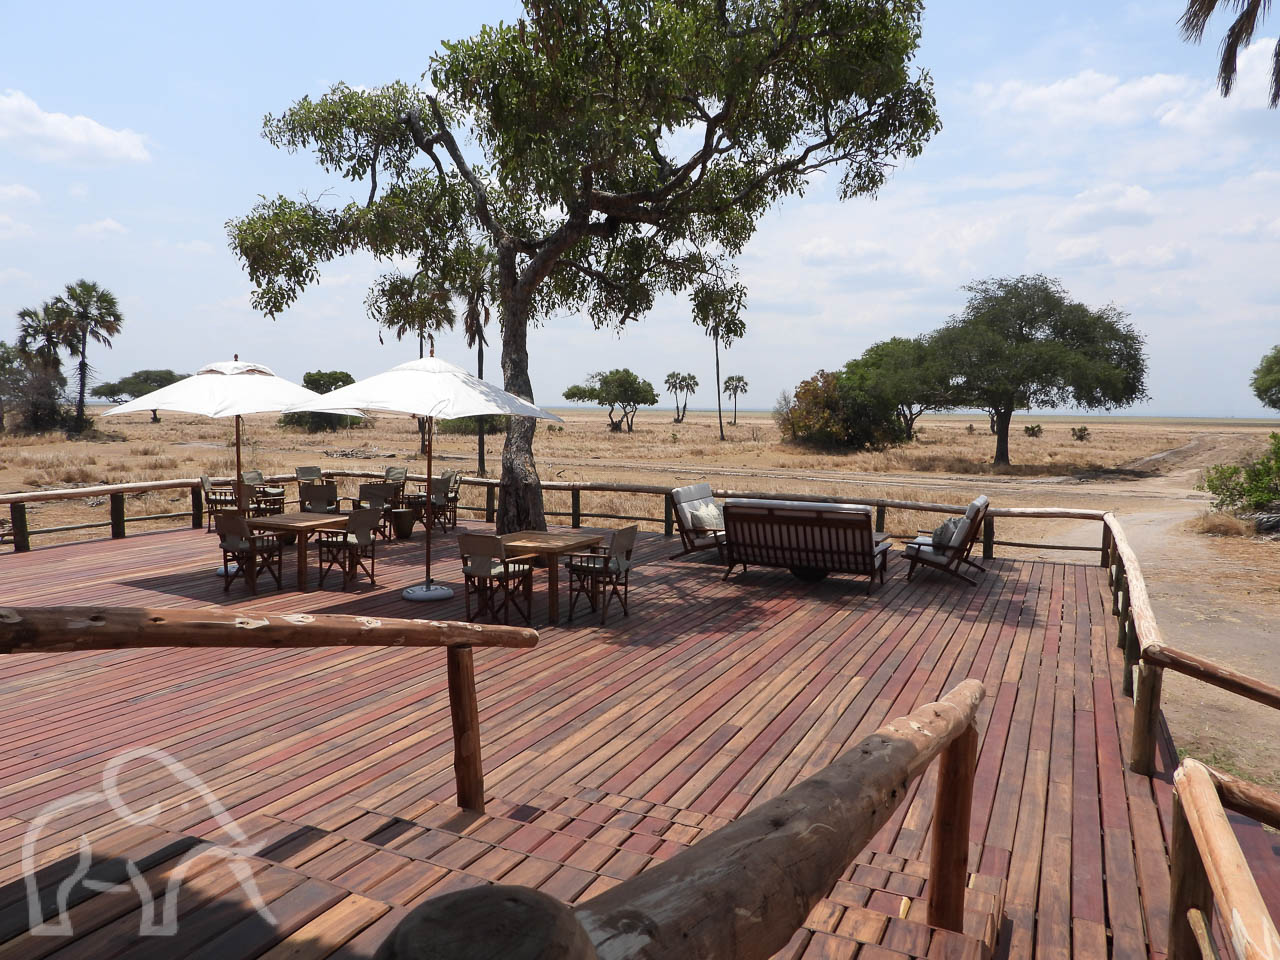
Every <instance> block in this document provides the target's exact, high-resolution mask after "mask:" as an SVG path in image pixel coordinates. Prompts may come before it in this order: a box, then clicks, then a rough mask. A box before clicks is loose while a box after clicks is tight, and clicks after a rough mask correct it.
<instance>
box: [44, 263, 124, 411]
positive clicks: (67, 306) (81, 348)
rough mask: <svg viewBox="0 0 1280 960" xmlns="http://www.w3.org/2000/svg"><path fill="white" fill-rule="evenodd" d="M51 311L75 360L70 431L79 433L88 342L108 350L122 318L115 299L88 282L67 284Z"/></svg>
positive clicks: (86, 371) (86, 375)
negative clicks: (66, 334)
mask: <svg viewBox="0 0 1280 960" xmlns="http://www.w3.org/2000/svg"><path fill="white" fill-rule="evenodd" d="M52 307H53V309H54V310H55V311H56V312H57V313H59V314H61V316H62V318H63V320H62V322H63V323H64V324H65V325H66V327H67V329H68V331H69V337H68V339H67V340H66V341H65V343H66V346H67V348H68V349H69V350H70V351H71V353H72V354H73V355H74V356H76V357H77V360H76V415H75V421H74V422H73V424H72V429H73V430H75V431H76V432H77V433H82V432H83V431H84V429H85V427H87V426H88V424H89V422H88V420H86V419H85V415H84V400H85V394H86V392H87V391H88V387H89V341H90V340H92V341H93V342H94V343H100V344H102V346H104V347H107V348H108V349H110V347H111V338H112V337H114V336H117V335H118V334H119V333H120V328H121V326H122V325H123V324H124V316H123V315H122V314H121V313H120V304H119V302H118V301H117V300H116V295H115V294H114V293H112V292H111V291H110V290H107V289H106V288H105V287H102V286H99V285H98V284H96V283H91V282H90V281H88V280H77V281H76V282H75V283H69V284H67V288H66V291H65V292H64V293H63V294H62V295H61V296H59V297H56V298H54V300H53V303H52Z"/></svg>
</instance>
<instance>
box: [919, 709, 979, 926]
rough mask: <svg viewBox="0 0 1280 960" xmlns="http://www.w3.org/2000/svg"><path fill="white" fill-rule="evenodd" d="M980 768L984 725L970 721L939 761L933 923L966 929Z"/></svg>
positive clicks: (931, 904)
mask: <svg viewBox="0 0 1280 960" xmlns="http://www.w3.org/2000/svg"><path fill="white" fill-rule="evenodd" d="M977 768H978V728H977V727H975V726H974V725H972V724H970V725H969V728H968V729H967V730H965V732H964V733H962V734H960V736H958V737H956V739H955V740H953V741H952V742H951V744H950V745H949V746H948V747H947V748H946V749H945V750H944V751H943V752H942V756H941V757H940V758H939V760H938V796H937V801H936V802H935V804H934V818H933V846H932V850H931V853H930V863H929V924H930V925H931V926H934V927H941V928H943V929H946V930H954V931H955V932H956V933H963V932H964V896H965V888H966V886H967V885H968V876H969V818H970V815H971V813H972V809H973V776H974V773H975V772H976V770H977Z"/></svg>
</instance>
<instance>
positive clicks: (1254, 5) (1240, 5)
mask: <svg viewBox="0 0 1280 960" xmlns="http://www.w3.org/2000/svg"><path fill="white" fill-rule="evenodd" d="M1220 3H1221V5H1222V6H1223V7H1224V8H1225V7H1226V6H1227V4H1226V3H1225V2H1222V0H1187V9H1186V10H1184V11H1183V13H1182V19H1180V20H1179V21H1178V24H1179V25H1180V26H1181V27H1182V38H1183V39H1184V40H1186V41H1188V42H1190V43H1199V42H1200V41H1201V40H1203V39H1204V32H1205V29H1206V28H1207V27H1208V26H1209V20H1210V18H1211V17H1212V16H1213V13H1214V11H1215V10H1217V9H1218V6H1219V4H1220ZM1230 5H1231V6H1232V7H1233V8H1234V10H1233V12H1234V13H1235V14H1236V18H1235V20H1233V21H1232V22H1231V26H1229V27H1227V32H1226V34H1224V35H1223V37H1222V45H1221V48H1220V59H1219V61H1218V89H1219V90H1221V91H1222V95H1223V96H1224V97H1228V96H1230V95H1231V88H1232V87H1234V86H1235V82H1236V57H1237V55H1238V54H1239V53H1240V50H1241V49H1242V48H1243V47H1247V46H1249V44H1250V43H1252V42H1253V35H1254V32H1255V31H1256V30H1257V29H1258V25H1259V23H1260V22H1261V21H1262V20H1263V19H1264V18H1265V17H1266V15H1267V11H1268V9H1269V8H1270V6H1271V0H1231V4H1230ZM1277 104H1280V41H1278V42H1277V43H1276V49H1275V53H1274V54H1273V55H1272V58H1271V95H1270V100H1269V101H1268V104H1267V105H1268V106H1270V107H1272V108H1274V107H1275V106H1276V105H1277Z"/></svg>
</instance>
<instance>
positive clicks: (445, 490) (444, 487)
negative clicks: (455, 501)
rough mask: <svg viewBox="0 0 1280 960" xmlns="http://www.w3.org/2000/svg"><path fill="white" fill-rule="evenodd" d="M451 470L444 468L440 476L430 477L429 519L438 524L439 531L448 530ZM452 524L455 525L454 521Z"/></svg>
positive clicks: (446, 531) (445, 531)
mask: <svg viewBox="0 0 1280 960" xmlns="http://www.w3.org/2000/svg"><path fill="white" fill-rule="evenodd" d="M451 472H452V471H448V470H446V471H445V472H444V474H442V475H441V476H438V477H432V478H431V487H430V491H431V493H430V496H431V519H432V520H434V521H435V522H436V523H438V524H439V525H440V532H441V533H448V532H449V486H450V484H451V483H452V482H453V478H452V477H451V476H450V475H449V474H450V473H451ZM454 526H455V527H456V526H457V523H456V522H455V523H454Z"/></svg>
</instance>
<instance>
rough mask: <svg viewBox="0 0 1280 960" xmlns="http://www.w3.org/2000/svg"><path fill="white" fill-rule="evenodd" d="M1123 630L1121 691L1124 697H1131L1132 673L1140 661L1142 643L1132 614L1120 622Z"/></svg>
mask: <svg viewBox="0 0 1280 960" xmlns="http://www.w3.org/2000/svg"><path fill="white" fill-rule="evenodd" d="M1120 623H1121V625H1122V626H1123V628H1124V684H1123V686H1122V689H1123V690H1124V695H1125V696H1126V697H1132V696H1133V671H1134V668H1135V667H1136V666H1137V665H1138V661H1139V660H1141V659H1142V641H1141V640H1140V639H1139V638H1138V628H1137V626H1136V625H1135V624H1134V622H1133V614H1129V615H1127V616H1126V617H1124V619H1122V620H1121V621H1120Z"/></svg>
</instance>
